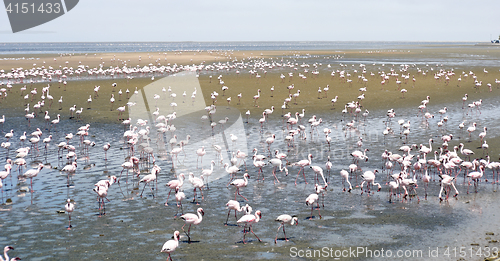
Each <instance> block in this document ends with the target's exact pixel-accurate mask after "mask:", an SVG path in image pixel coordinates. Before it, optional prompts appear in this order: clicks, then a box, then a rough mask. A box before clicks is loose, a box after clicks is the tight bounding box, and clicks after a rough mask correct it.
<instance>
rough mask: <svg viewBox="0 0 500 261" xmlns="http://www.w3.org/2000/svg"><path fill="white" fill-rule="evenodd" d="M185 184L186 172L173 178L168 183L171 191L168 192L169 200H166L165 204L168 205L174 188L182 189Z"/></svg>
mask: <svg viewBox="0 0 500 261" xmlns="http://www.w3.org/2000/svg"><path fill="white" fill-rule="evenodd" d="M183 184H184V173H181V174H179V176H178V177H177V179H174V180H171V181H169V182H168V183H167V184H166V186H167V187H169V188H170V191H169V192H168V196H167V201H166V202H165V206H168V198H169V197H170V193H171V192H172V190H175V189H177V188H179V189H180V188H181V187H182V185H183Z"/></svg>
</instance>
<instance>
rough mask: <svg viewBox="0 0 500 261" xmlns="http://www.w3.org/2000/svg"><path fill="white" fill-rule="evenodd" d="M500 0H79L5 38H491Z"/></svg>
mask: <svg viewBox="0 0 500 261" xmlns="http://www.w3.org/2000/svg"><path fill="white" fill-rule="evenodd" d="M499 10H500V1H498V0H488V1H470V0H467V1H465V0H443V1H441V0H419V1H412V0H401V1H396V0H385V1H384V0H383V1H379V0H359V1H350V0H344V1H332V0H309V1H304V0H300V1H299V0H252V1H238V0H221V1H210V0H187V1H179V0H177V1H170V0H143V1H132V0H80V2H79V3H78V5H77V6H76V7H75V8H74V9H73V10H71V11H70V12H68V13H67V14H65V15H63V16H61V17H59V18H57V19H55V20H52V21H50V22H47V23H45V24H43V25H40V26H37V27H34V28H31V29H28V30H26V31H23V32H19V33H15V34H14V33H12V30H11V28H10V23H9V20H8V17H7V14H6V12H5V11H4V12H0V42H112V41H472V42H483V41H489V40H490V38H493V39H497V38H498V35H499V34H500V22H499V14H498V12H499Z"/></svg>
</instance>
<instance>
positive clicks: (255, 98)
mask: <svg viewBox="0 0 500 261" xmlns="http://www.w3.org/2000/svg"><path fill="white" fill-rule="evenodd" d="M259 98H260V89H258V90H257V95H254V96H253V99H254V106H255V107H259V105H257V100H258V99H259Z"/></svg>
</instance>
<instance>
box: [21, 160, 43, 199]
mask: <svg viewBox="0 0 500 261" xmlns="http://www.w3.org/2000/svg"><path fill="white" fill-rule="evenodd" d="M42 169H43V164H42V163H40V164H38V168H36V169H30V170H28V171H26V172H24V174H23V177H24V178H29V179H30V184H31V193H33V192H35V191H34V190H33V178H34V177H36V176H37V175H38V173H40V170H42Z"/></svg>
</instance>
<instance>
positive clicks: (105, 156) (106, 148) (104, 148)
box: [102, 142, 111, 160]
mask: <svg viewBox="0 0 500 261" xmlns="http://www.w3.org/2000/svg"><path fill="white" fill-rule="evenodd" d="M110 148H111V144H109V142H108V143H106V144H104V146H102V149H103V150H104V160H108V150H109V149H110Z"/></svg>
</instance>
